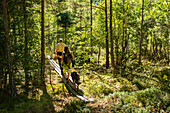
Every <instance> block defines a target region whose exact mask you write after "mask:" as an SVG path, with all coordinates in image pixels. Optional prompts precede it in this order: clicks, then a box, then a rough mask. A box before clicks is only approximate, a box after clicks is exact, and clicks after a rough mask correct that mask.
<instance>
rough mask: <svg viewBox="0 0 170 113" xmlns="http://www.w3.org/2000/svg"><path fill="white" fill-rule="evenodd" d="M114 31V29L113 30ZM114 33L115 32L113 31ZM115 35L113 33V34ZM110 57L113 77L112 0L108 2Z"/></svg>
mask: <svg viewBox="0 0 170 113" xmlns="http://www.w3.org/2000/svg"><path fill="white" fill-rule="evenodd" d="M114 29H115V28H114ZM114 31H115V30H114ZM114 35H115V32H114ZM110 48H111V51H110V56H111V66H112V71H113V77H114V74H115V63H114V54H113V32H112V0H110Z"/></svg>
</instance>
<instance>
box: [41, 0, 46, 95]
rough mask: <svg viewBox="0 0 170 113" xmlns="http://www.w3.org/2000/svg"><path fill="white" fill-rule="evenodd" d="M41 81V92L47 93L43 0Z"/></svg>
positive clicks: (42, 7)
mask: <svg viewBox="0 0 170 113" xmlns="http://www.w3.org/2000/svg"><path fill="white" fill-rule="evenodd" d="M41 11H42V12H41V14H42V17H41V19H42V20H41V22H42V23H41V30H42V31H41V81H42V86H43V87H42V88H43V93H45V94H47V90H46V85H45V77H44V75H45V52H44V49H45V47H44V46H45V40H44V0H42V3H41Z"/></svg>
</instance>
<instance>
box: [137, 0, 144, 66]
mask: <svg viewBox="0 0 170 113" xmlns="http://www.w3.org/2000/svg"><path fill="white" fill-rule="evenodd" d="M143 10H144V0H142V19H141V34H140V42H139V44H140V45H139V62H138V63H139V64H141V56H142V42H143V31H142V30H143V18H144V17H143Z"/></svg>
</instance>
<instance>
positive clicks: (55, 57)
mask: <svg viewBox="0 0 170 113" xmlns="http://www.w3.org/2000/svg"><path fill="white" fill-rule="evenodd" d="M57 53H58V45H57V47H56V53H55V55H54V60H57Z"/></svg>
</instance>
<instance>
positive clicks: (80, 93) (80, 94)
mask: <svg viewBox="0 0 170 113" xmlns="http://www.w3.org/2000/svg"><path fill="white" fill-rule="evenodd" d="M47 58H48V59H49V63H50V65H51V66H52V67H53V68H54V69H55V71H56V72H57V73H58V76H60V77H61V78H62V80H63V82H64V84H65V86H66V88H67V90H68V91H70V92H71V93H72V94H73V95H75V96H76V97H77V98H79V99H81V100H83V101H86V102H89V101H94V100H93V99H92V98H88V97H84V96H83V95H84V92H83V90H82V89H81V88H79V89H78V90H76V89H75V87H74V84H73V81H72V78H71V76H70V77H69V79H70V82H69V83H65V82H66V78H65V76H63V75H61V70H60V66H59V65H58V64H57V63H56V62H55V61H54V60H53V59H50V56H49V55H48V56H47Z"/></svg>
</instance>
